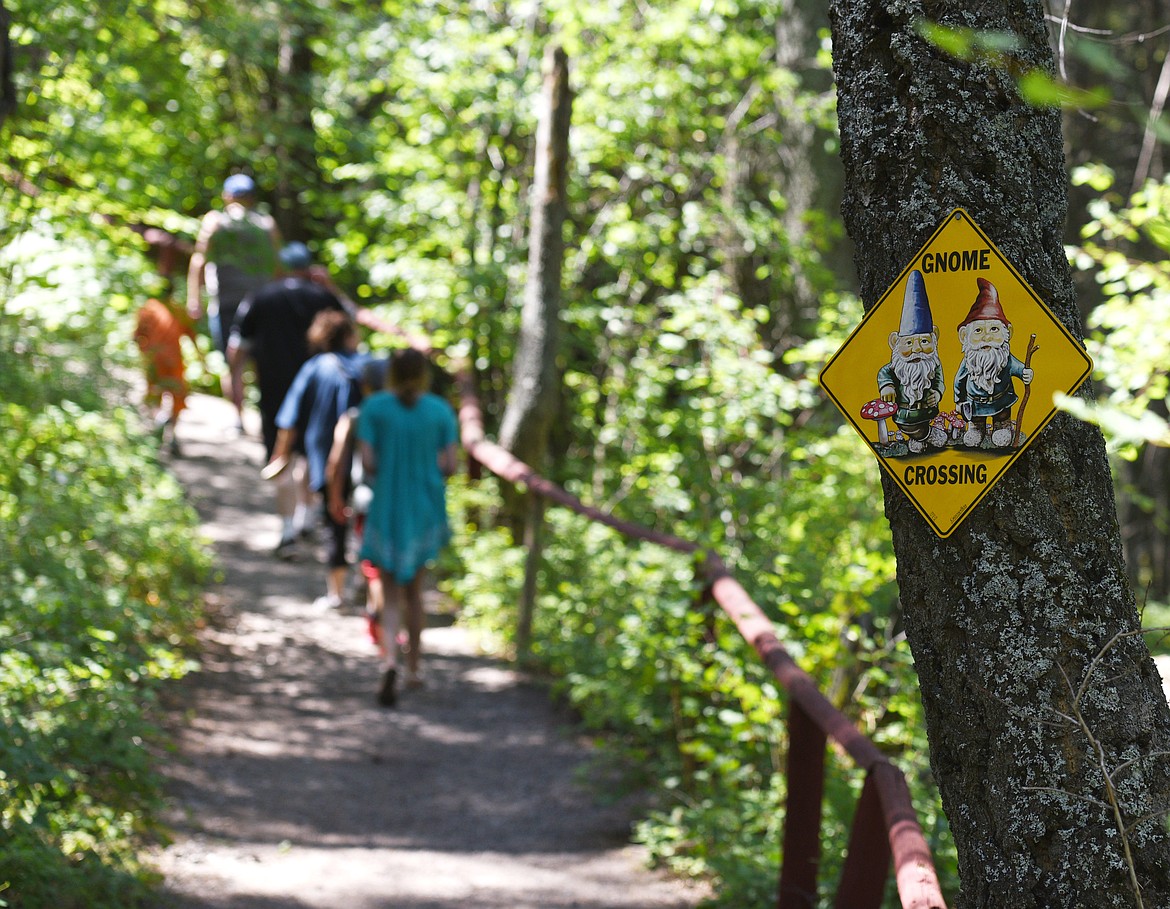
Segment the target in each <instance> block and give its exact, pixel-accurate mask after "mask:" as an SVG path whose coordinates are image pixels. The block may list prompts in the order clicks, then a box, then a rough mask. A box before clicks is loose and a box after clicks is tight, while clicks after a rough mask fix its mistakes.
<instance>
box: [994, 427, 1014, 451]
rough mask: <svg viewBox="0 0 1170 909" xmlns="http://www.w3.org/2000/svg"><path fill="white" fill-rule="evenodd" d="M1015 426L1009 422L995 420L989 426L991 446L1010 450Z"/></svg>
mask: <svg viewBox="0 0 1170 909" xmlns="http://www.w3.org/2000/svg"><path fill="white" fill-rule="evenodd" d="M1015 432H1016V426H1015V424H1014V423H1013V422H1012V421H1011V420H996V421H995V422H994V423H992V424H991V444H992V445H994V446H995V447H996V448H1011V445H1012V436H1013V435H1015Z"/></svg>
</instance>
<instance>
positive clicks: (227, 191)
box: [223, 174, 256, 197]
mask: <svg viewBox="0 0 1170 909" xmlns="http://www.w3.org/2000/svg"><path fill="white" fill-rule="evenodd" d="M254 192H256V183H255V182H254V181H253V180H252V178H251V177H249V176H248V175H247V174H232V175H231V176H230V177H228V178H227V179H226V180H224V181H223V194H224V195H225V196H233V197H234V196H250V195H252V193H254Z"/></svg>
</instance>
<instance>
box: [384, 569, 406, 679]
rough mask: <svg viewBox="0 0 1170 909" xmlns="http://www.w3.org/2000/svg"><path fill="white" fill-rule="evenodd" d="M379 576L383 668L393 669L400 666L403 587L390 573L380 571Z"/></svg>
mask: <svg viewBox="0 0 1170 909" xmlns="http://www.w3.org/2000/svg"><path fill="white" fill-rule="evenodd" d="M378 575H379V577H380V579H381V585H382V640H383V641H384V643H385V648H386V649H385V652H384V653H383V655H382V668H383V669H393V668H394V667H395V666H396V665H397V664H398V626H399V623H400V622H401V613H402V587H401V586H400V585H399V584H396V583H395V582H394V578H393V576H392V575H390V574H389V573H388V572H385V571H380V572H378Z"/></svg>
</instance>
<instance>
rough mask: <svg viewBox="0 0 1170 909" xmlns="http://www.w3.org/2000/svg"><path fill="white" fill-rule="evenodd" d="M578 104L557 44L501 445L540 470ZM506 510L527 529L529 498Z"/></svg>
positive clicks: (550, 409)
mask: <svg viewBox="0 0 1170 909" xmlns="http://www.w3.org/2000/svg"><path fill="white" fill-rule="evenodd" d="M572 104H573V99H572V93H571V92H570V89H569V63H568V58H567V56H566V55H565V52H564V51H563V50H562V49H561V48H559V47H550V48H549V50H548V52H547V53H546V54H545V81H544V109H543V113H542V115H541V118H540V124H539V126H538V128H537V133H536V167H535V181H534V183H533V187H532V215H531V231H530V241H529V249H528V280H527V283H526V285H525V289H524V306H523V309H522V310H521V313H520V338H519V340H518V342H517V347H516V358H515V361H514V362H513V365H512V390H511V393H510V395H509V400H508V405H507V408H506V409H505V411H504V417H503V420H502V422H501V425H500V444H501V445H503V446H504V447H505V448H507V449H508V450H509V451H511V452H512V453H513V454H514V455H516V457H518V458H519V459H520V460H522V461H524V462H525V463H526V464H529V465H531V466H532V467H534V468H536V469H538V470H539V469H540V467H541V462H542V461H543V460H544V457H545V452H546V450H547V447H548V436H549V428H550V427H551V425H552V421H553V418H554V417H555V415H556V404H557V400H558V398H559V390H558V387H557V382H558V376H559V374H558V370H557V362H556V357H557V345H558V342H559V339H560V331H559V322H560V308H561V273H562V269H563V265H564V256H565V243H564V238H563V235H562V230H563V227H564V223H565V216H566V213H567V211H568V204H567V201H566V198H565V193H566V184H567V171H568V163H569V124H570V121H571V114H572ZM505 507H506V510H507V513H508V517H509V519H510V520H511V522H512V526H513V528H514V529H515V528H518V527H520V526H522V525H523V522H524V520H525V515H524V511H525V509H524V507H523V505H522V503H520V502H518V501H517V500H516V499H515V498H513V497H508V498H507V499H506V505H505Z"/></svg>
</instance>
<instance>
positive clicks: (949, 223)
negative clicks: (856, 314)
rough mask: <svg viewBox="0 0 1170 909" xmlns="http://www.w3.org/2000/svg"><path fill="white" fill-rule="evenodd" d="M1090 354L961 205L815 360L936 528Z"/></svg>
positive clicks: (1050, 407) (1078, 378)
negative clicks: (838, 341)
mask: <svg viewBox="0 0 1170 909" xmlns="http://www.w3.org/2000/svg"><path fill="white" fill-rule="evenodd" d="M1092 367H1093V363H1092V360H1090V359H1089V356H1088V354H1086V353H1085V351H1084V349H1083V348H1082V347H1081V345H1080V344H1079V343H1078V342H1077V340H1076V338H1074V337H1073V336H1072V335H1071V334H1070V333H1069V332H1068V331H1067V330H1066V329H1065V327H1064V326H1063V325H1062V324H1061V323H1060V321H1059V320H1058V319H1057V318H1056V317H1055V316H1054V315H1053V314H1052V312H1051V311H1050V310H1049V309H1048V307H1047V306H1046V305H1045V304H1044V302H1043V301H1042V300H1041V299H1040V298H1039V297H1038V296H1037V295H1036V293H1035V292H1034V291H1033V290H1032V288H1030V287H1029V286H1028V285H1027V284H1026V283H1025V282H1024V279H1023V278H1021V277H1020V275H1019V273H1018V272H1017V271H1016V270H1015V268H1013V267H1012V265H1011V263H1010V262H1008V261H1007V259H1005V258H1004V256H1003V254H1002V253H1000V251H999V250H998V249H996V247H995V245H994V244H993V243H992V242H991V240H989V239H988V237H987V235H986V234H984V233H983V231H982V230H980V229H979V227H978V225H976V224H975V222H974V221H973V220H971V217H970V215H968V214H967V213H966V212H965V211H963V210H962V209H955V210H954V211H953V212H951V213H950V215H948V216H947V218H946V220H944V221H943V223H942V225H941V226H940V227H939V228H938V230H936V231H935V232H934V236H932V237H931V238H930V240H928V241H927V243H926V245H925V246H923V247H922V249H921V250H920V251H919V253H918V255H917V256H915V257H914V259H913V261H911V263H910V264H909V265H908V266H907V267H906V270H905V271H904V272H902V274H901V275H900V276H899V277H898V280H897V281H895V282H894V284H893V286H891V287H890V289H889V290H887V291H886V293H885V295H884V296H883V297H882V298H881V299H880V300H879V301H878V302H877V305H875V306H874V307H873V308H872V309H871V310H870V311H869V313H868V314H866V317H865V318H864V319H863V320H862V322H861V324H860V325H858V326H857V328H856V329H855V330H854V331H853V333H852V334H851V335H850V336H849V338H848V340H846V342H845V343H844V344H843V345H842V346H841V349H840V350H838V351H837V353H836V354H834V355H833V358H832V359H831V360H830V361H829V362H828V364H826V366H825V368H824V369H823V370H821V376H820V381H821V386H822V387H823V388H824V389H825V391H826V392H827V393H828V395H829V396H830V397H831V398H832V399H833V402H834V403H835V404H836V405H837V407H839V408H840V409H841V412H842V413H843V414H844V415H845V418H846V419H847V420H848V421H849V422H850V423H851V424H853V427H854V428H855V429H856V430H857V431H858V432H859V433H861V435H862V436H863V437H864V438H865V440H866V441H867V442H868V443H869V445H870V447H871V448H872V449H873V452H874V454H876V455H877V457H878V461H879V462H880V463H881V465H882V467H883V468H885V470H886V471H887V472H888V473H889V474H890V476H891V477H893V479H894V481H895V482H896V483H897V484H898V485H899V486H900V487H901V488H902V490H903V492H905V493H906V495H907V496H909V497H910V500H911V501H912V502H913V503H914V505H915V507H916V508H917V509H918V511H919V512H920V513H921V514H922V516H923V517H924V518H926V520H927V522H928V523H929V524H930V526H931V528H933V530H934V532H935V533H937V534H938V535H939V536H940V537H946V536H949V535H950V534H951V533H952V532H953V531H954V530H955V528H956V527H958V526H959V524H960V522H962V520H963V519H964V518H965V517H966V516H967V515H968V514H970V513H971V510H972V509H973V508H974V507H975V506H976V505H977V504H978V503H979V501H980V500H981V499H982V498H983V497H984V496H985V495H986V494H987V493H988V491H989V490H990V489H991V487H992V486H993V485H994V484H995V482H996V481H997V480H998V479H999V478H1000V477H1001V476H1003V475H1004V473H1005V472H1006V471H1007V469H1008V468H1009V467H1011V465H1012V463H1013V462H1014V461H1015V460H1016V458H1018V457H1019V456H1020V455H1021V454H1022V453H1023V452H1024V450H1025V449H1026V448H1027V447H1028V446H1029V445H1030V444H1031V443H1032V441H1033V440H1034V439H1035V438H1036V436H1037V435H1038V434H1039V432H1040V430H1041V429H1043V428H1044V427H1045V426H1046V425H1047V424H1048V422H1049V421H1050V420H1051V419H1052V417H1053V416H1054V415H1055V413H1056V410H1055V406H1054V404H1053V398H1054V395H1055V394H1056V393H1057V392H1064V393H1066V394H1071V393H1072V392H1073V391H1075V390H1076V389H1077V387H1078V386H1080V384H1081V383H1082V382H1084V381H1085V379H1086V378H1088V375H1089V372H1090V371H1091V370H1092Z"/></svg>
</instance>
